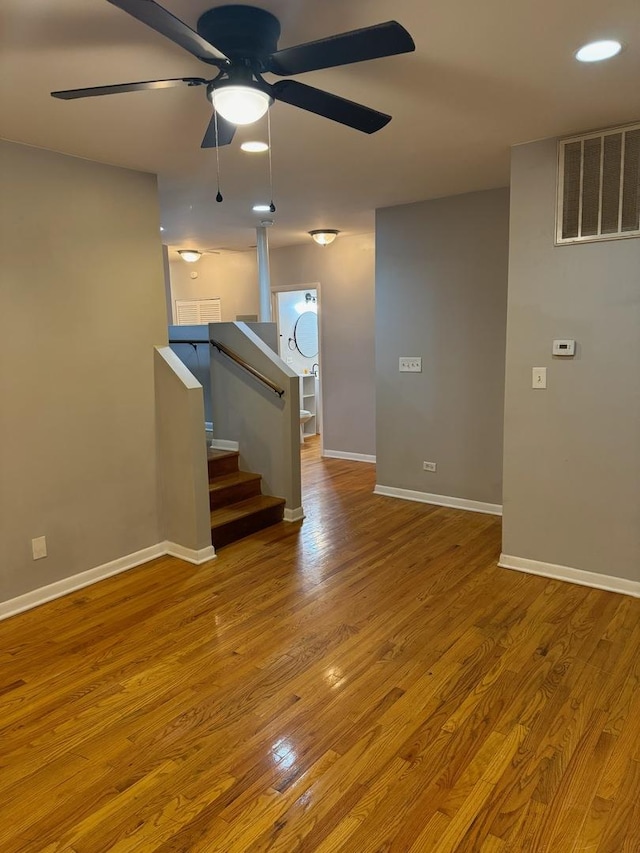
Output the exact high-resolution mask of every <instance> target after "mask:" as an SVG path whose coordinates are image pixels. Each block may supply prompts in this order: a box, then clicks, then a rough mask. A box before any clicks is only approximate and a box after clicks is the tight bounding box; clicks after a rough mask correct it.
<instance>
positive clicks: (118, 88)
mask: <svg viewBox="0 0 640 853" xmlns="http://www.w3.org/2000/svg"><path fill="white" fill-rule="evenodd" d="M208 82H209V81H208V80H203V79H202V77H176V78H175V79H173V80H145V81H143V82H141V83H120V84H117V85H115V86H91V87H90V88H88V89H64V90H62V91H61V92H52V93H51V97H52V98H60V99H61V100H63V101H72V100H73V99H74V98H95V97H96V95H119V94H120V93H121V92H143V91H144V90H145V89H169V88H171V87H172V86H183V85H186V86H202V85H203V84H206V83H208Z"/></svg>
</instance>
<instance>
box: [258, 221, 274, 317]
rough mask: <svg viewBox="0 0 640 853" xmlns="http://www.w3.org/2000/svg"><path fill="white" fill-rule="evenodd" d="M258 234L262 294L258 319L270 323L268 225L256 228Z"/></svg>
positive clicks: (259, 281) (259, 282) (260, 290)
mask: <svg viewBox="0 0 640 853" xmlns="http://www.w3.org/2000/svg"><path fill="white" fill-rule="evenodd" d="M256 235H257V240H256V247H257V251H258V290H259V296H260V303H259V313H258V320H259V321H260V322H261V323H269V322H271V275H270V273H269V238H268V237H267V228H266V226H264V225H259V226H258V227H257V228H256Z"/></svg>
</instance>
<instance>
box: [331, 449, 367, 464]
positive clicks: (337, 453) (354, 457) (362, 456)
mask: <svg viewBox="0 0 640 853" xmlns="http://www.w3.org/2000/svg"><path fill="white" fill-rule="evenodd" d="M322 455H323V456H326V457H327V458H328V459H350V460H351V461H352V462H372V463H373V464H374V465H375V461H376V457H375V456H370V455H369V454H367V453H347V452H346V451H344V450H325V449H324V447H323V448H322Z"/></svg>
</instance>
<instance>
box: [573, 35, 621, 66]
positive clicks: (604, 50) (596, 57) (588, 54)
mask: <svg viewBox="0 0 640 853" xmlns="http://www.w3.org/2000/svg"><path fill="white" fill-rule="evenodd" d="M621 50H622V45H621V44H620V42H619V41H613V40H612V39H605V40H604V41H592V42H589V44H585V45H583V46H582V47H581V48H580V50H579V51H578V52H577V53H576V59H577V60H578V62H601V61H602V60H603V59H611V57H612V56H615V55H616V54H617V53H620V51H621Z"/></svg>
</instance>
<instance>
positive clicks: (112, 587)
mask: <svg viewBox="0 0 640 853" xmlns="http://www.w3.org/2000/svg"><path fill="white" fill-rule="evenodd" d="M373 483H374V468H373V466H371V465H367V464H363V463H353V462H344V461H339V460H334V459H327V460H324V461H320V460H318V459H317V443H315V442H313V443H311V444H307V445H306V446H305V448H304V486H305V509H306V511H307V518H306V520H305V522H304V524H302V525H300V524H286V523H280V524H278V525H276V526H274V527H271V528H268V529H266V530H264V531H261V532H260V533H257V534H255V535H254V536H252V537H250V538H249V539H247V540H244V541H242V542H238V543H235V544H233V545H229V546H228V547H227V548H225V549H223V551H222V552H221V554H220V556H219V558H218V559H217V560H215V561H213V562H212V563H209V564H207V565H204V566H200V567H194V566H191V565H189V564H187V563H182V562H180V561H179V560H176V559H173V558H166V559H160V560H155V561H154V562H153V563H150V564H148V565H146V566H143V567H140V568H138V569H134V570H132V571H130V572H128V573H126V574H123V575H120V576H118V577H115V578H112V579H109V580H107V581H103V582H102V583H100V584H97V585H95V586H92V587H89V588H87V589H84V590H82V591H80V592H77V593H74V594H72V595H69V596H67V597H65V598H63V599H59V600H57V601H54V602H51V603H49V604H46V605H43V606H42V607H40V608H38V609H36V610H32V611H30V612H27V613H24V614H22V615H20V616H17V617H14V618H13V619H10V620H7V621H6V622H4V623H0V663H1V669H0V752H1V757H0V815H1V817H2V819H1V820H0V850H1V851H2V853H16V851H20V853H23V852H24V851H28V853H31V851H38V853H40V852H41V851H45V853H53V851H67V852H68V853H71V851H75V853H99V851H118V852H119V851H134V850H135V851H163V853H165V851H184V852H185V853H187V851H188V853H200V851H206V853H213V852H214V851H224V853H237V852H238V853H239V851H271V853H276V851H283V853H293V851H322V852H323V853H325V851H343V853H368V851H371V853H373V851H402V853H405V851H412V853H416V851H418V853H422V851H423V852H424V853H450V851H478V853H507V851H514V853H516V852H517V853H524V851H531V853H579V851H585V853H586V851H590V853H638V851H640V620H639V618H638V617H639V616H640V600H635V599H631V598H627V597H624V596H620V595H615V594H613V593H607V592H601V591H598V590H590V589H586V588H582V587H578V586H572V585H569V584H562V583H558V582H552V581H548V580H545V579H543V578H539V577H534V576H531V575H525V574H519V573H516V572H510V571H507V570H504V569H498V568H497V567H496V559H497V556H498V553H499V548H500V546H499V542H500V521H499V519H497V518H495V517H492V516H488V515H481V514H476V513H465V512H460V511H456V510H450V509H444V508H438V507H435V506H427V505H421V504H415V503H409V502H405V501H400V500H394V499H391V498H383V497H377V496H374V495H373V494H372V487H373Z"/></svg>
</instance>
